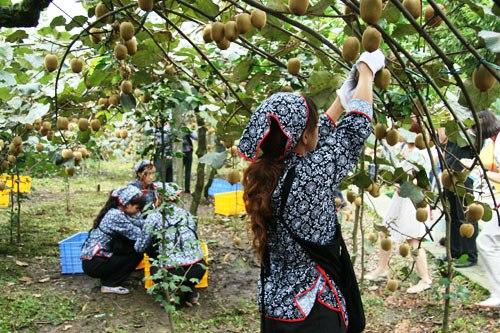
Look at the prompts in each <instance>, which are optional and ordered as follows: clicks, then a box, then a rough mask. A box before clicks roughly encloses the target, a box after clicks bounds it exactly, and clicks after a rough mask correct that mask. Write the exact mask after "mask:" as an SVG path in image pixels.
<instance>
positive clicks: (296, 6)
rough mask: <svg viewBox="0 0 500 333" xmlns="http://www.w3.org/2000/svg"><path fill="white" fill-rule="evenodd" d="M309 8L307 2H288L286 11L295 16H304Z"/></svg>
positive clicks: (292, 0)
mask: <svg viewBox="0 0 500 333" xmlns="http://www.w3.org/2000/svg"><path fill="white" fill-rule="evenodd" d="M308 7H309V0H288V9H289V11H290V13H292V14H295V15H304V14H305V13H306V12H307V8H308Z"/></svg>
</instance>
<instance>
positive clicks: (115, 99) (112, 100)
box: [108, 94, 120, 106]
mask: <svg viewBox="0 0 500 333" xmlns="http://www.w3.org/2000/svg"><path fill="white" fill-rule="evenodd" d="M108 102H109V104H110V105H113V106H117V105H120V96H119V95H117V94H112V95H111V96H109V98H108Z"/></svg>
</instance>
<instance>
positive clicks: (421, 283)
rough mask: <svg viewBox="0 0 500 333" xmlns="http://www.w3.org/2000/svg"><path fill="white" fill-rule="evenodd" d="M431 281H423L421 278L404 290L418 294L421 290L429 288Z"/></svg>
mask: <svg viewBox="0 0 500 333" xmlns="http://www.w3.org/2000/svg"><path fill="white" fill-rule="evenodd" d="M431 284H432V283H431V281H428V282H425V281H423V280H420V281H418V283H417V284H416V285H414V286H411V287H410V288H408V289H407V290H406V292H407V293H408V294H418V293H421V292H422V291H425V290H427V289H430V287H431Z"/></svg>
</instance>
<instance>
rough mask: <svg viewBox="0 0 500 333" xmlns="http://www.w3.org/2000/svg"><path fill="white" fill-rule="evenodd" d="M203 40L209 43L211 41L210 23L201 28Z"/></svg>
mask: <svg viewBox="0 0 500 333" xmlns="http://www.w3.org/2000/svg"><path fill="white" fill-rule="evenodd" d="M203 41H204V42H205V43H211V42H213V39H212V25H211V24H207V25H206V26H205V28H203Z"/></svg>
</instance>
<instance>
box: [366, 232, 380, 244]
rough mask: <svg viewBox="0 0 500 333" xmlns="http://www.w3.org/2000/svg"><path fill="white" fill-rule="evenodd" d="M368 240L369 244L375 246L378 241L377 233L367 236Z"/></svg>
mask: <svg viewBox="0 0 500 333" xmlns="http://www.w3.org/2000/svg"><path fill="white" fill-rule="evenodd" d="M368 240H369V241H370V243H372V244H375V243H376V242H377V240H378V233H376V232H372V233H371V234H369V235H368Z"/></svg>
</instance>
